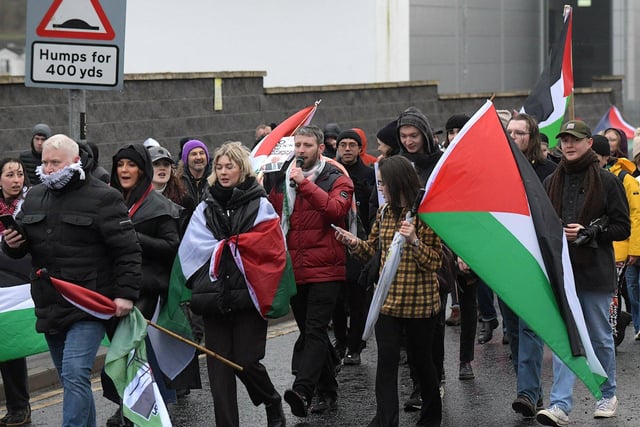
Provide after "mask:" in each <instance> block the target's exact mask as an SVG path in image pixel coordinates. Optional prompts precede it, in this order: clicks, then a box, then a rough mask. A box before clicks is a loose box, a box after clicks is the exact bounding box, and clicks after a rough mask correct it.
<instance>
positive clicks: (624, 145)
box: [603, 128, 629, 158]
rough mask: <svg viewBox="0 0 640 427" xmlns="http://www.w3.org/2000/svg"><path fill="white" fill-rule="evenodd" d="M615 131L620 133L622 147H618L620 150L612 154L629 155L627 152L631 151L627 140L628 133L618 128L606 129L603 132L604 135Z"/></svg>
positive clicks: (618, 155) (617, 155) (615, 155)
mask: <svg viewBox="0 0 640 427" xmlns="http://www.w3.org/2000/svg"><path fill="white" fill-rule="evenodd" d="M610 130H611V131H614V132H615V133H617V134H618V136H619V137H620V147H619V148H618V151H615V152H612V153H611V155H612V156H614V157H620V158H622V157H627V153H628V152H629V146H628V142H627V135H626V134H625V133H624V132H623V131H621V130H620V129H618V128H608V129H605V130H604V132H603V135H604V134H606V133H607V132H609V131H610Z"/></svg>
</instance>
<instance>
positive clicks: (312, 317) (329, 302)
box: [291, 282, 344, 401]
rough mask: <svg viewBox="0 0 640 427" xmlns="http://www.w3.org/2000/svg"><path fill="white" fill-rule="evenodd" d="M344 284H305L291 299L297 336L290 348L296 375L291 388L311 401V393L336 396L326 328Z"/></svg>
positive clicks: (331, 347)
mask: <svg viewBox="0 0 640 427" xmlns="http://www.w3.org/2000/svg"><path fill="white" fill-rule="evenodd" d="M343 284H344V283H343V282H323V283H307V284H304V285H299V286H298V293H297V295H295V296H294V297H292V298H291V309H292V310H293V316H294V317H295V319H296V323H297V325H298V329H299V330H300V336H299V337H298V340H297V341H296V343H295V345H294V347H293V357H292V359H291V371H292V372H293V373H294V375H295V377H296V378H295V380H294V382H293V387H292V388H293V389H294V390H295V391H296V392H298V393H301V394H302V395H304V396H305V397H306V398H307V399H308V401H311V398H312V397H313V394H314V391H315V390H316V389H317V392H318V394H319V395H325V396H332V397H336V396H337V393H338V382H337V381H336V374H335V367H336V363H337V359H336V357H335V352H334V350H333V346H332V345H331V341H330V340H329V335H328V334H327V327H328V326H329V320H330V319H331V314H332V313H333V310H334V308H335V305H336V300H337V298H338V294H339V292H340V287H341V286H343Z"/></svg>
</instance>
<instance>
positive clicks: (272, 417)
mask: <svg viewBox="0 0 640 427" xmlns="http://www.w3.org/2000/svg"><path fill="white" fill-rule="evenodd" d="M265 409H266V410H267V427H285V426H286V425H287V419H286V418H285V416H284V411H283V410H282V399H280V396H278V400H277V401H274V402H272V403H271V404H269V405H265Z"/></svg>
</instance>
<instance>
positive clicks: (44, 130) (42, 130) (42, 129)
mask: <svg viewBox="0 0 640 427" xmlns="http://www.w3.org/2000/svg"><path fill="white" fill-rule="evenodd" d="M36 135H44V136H46V137H47V138H49V137H50V136H51V128H50V127H49V126H48V125H46V124H44V123H38V124H37V125H35V126H34V127H33V129H32V130H31V136H32V137H34V136H36Z"/></svg>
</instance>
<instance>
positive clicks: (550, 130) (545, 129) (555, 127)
mask: <svg viewBox="0 0 640 427" xmlns="http://www.w3.org/2000/svg"><path fill="white" fill-rule="evenodd" d="M570 100H571V95H569V96H567V99H566V102H565V108H564V111H563V113H562V116H560V117H559V118H556V119H555V120H554V121H553V122H548V121H549V120H548V119H547V122H548V123H546V124H543V123H541V125H540V133H543V134H545V135H547V138H549V148H550V149H551V148H553V147H555V146H556V145H558V140H557V138H556V135H558V132H560V128H561V127H562V123H564V121H565V112H566V111H567V107H568V106H569V102H570ZM549 119H551V117H549Z"/></svg>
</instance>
